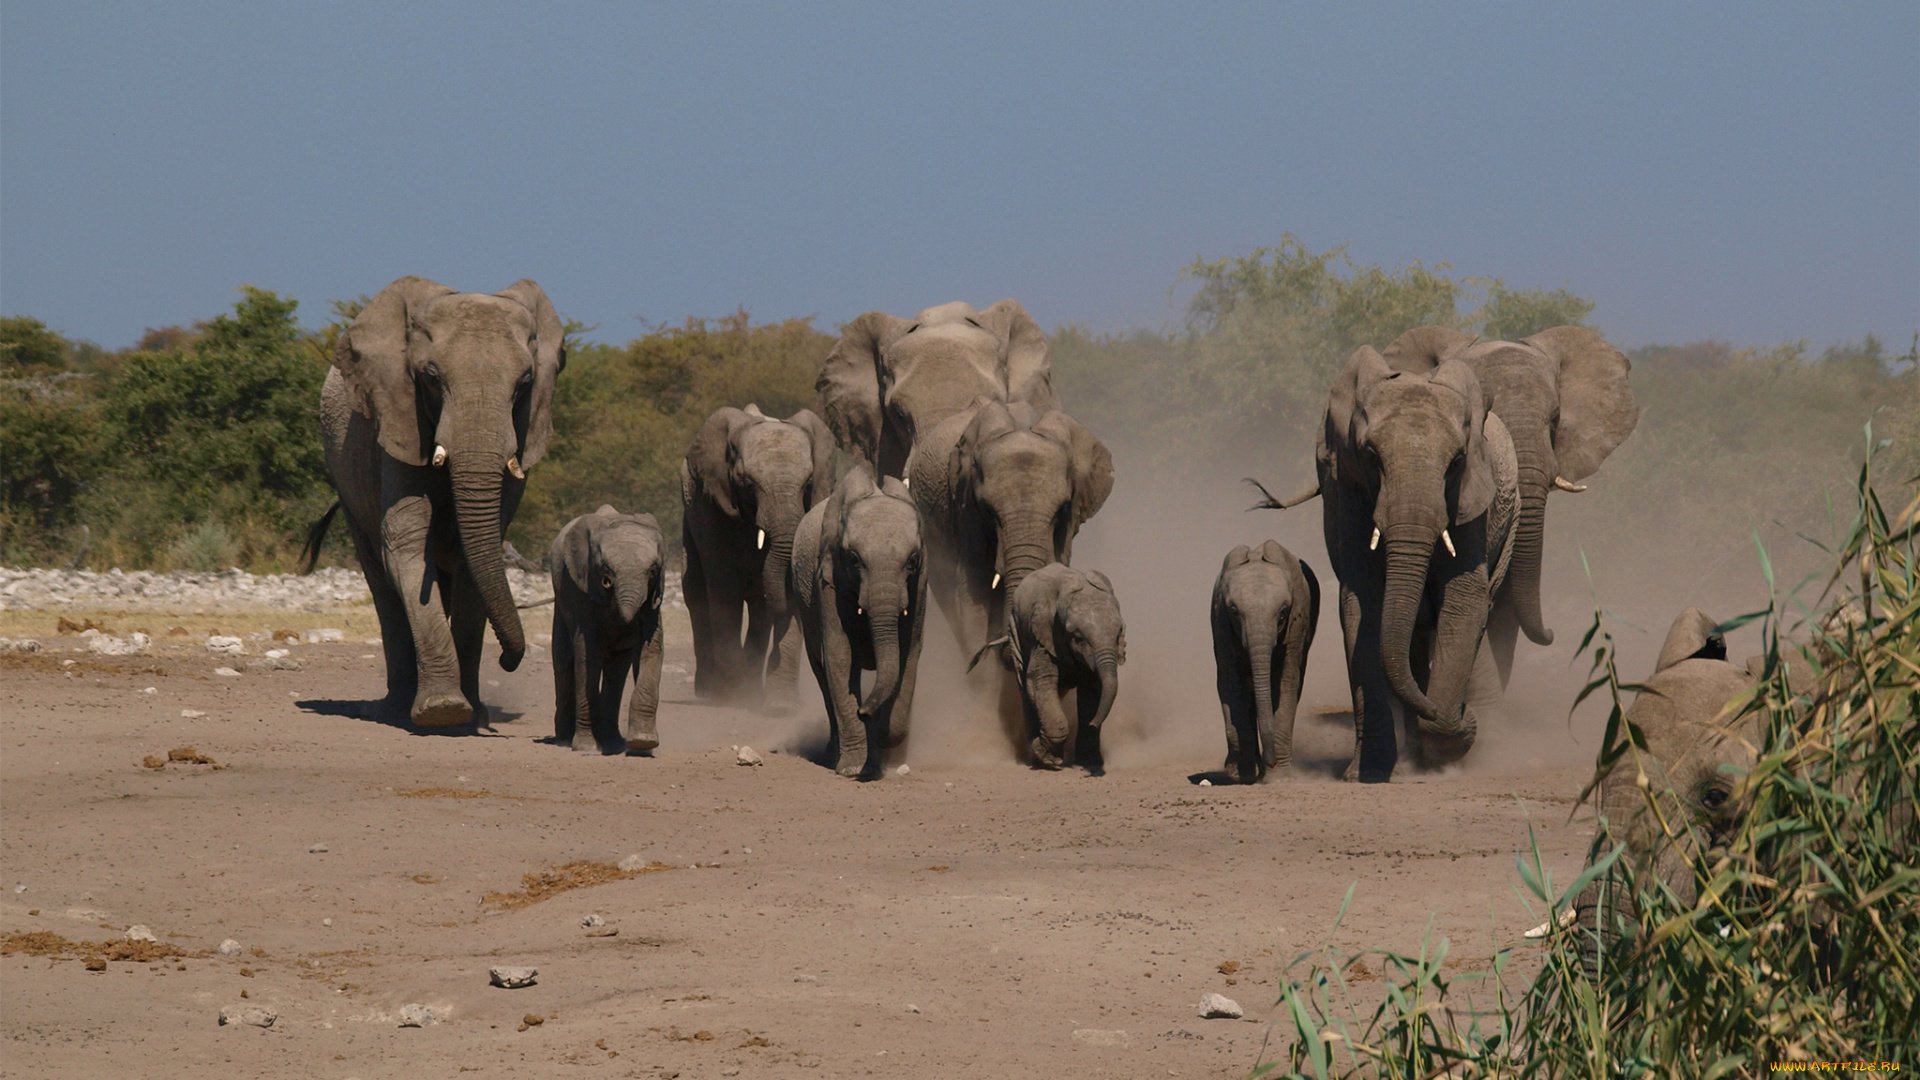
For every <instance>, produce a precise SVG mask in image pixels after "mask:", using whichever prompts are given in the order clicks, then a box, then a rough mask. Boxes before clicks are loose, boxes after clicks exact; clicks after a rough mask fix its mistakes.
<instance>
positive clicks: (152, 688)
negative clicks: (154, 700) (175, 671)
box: [140, 686, 160, 694]
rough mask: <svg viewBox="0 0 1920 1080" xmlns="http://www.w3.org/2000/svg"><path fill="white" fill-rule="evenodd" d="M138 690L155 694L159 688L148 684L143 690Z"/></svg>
mask: <svg viewBox="0 0 1920 1080" xmlns="http://www.w3.org/2000/svg"><path fill="white" fill-rule="evenodd" d="M140 692H141V693H143V694H157V693H159V692H160V688H159V687H157V686H149V687H147V688H146V689H145V690H142V691H140Z"/></svg>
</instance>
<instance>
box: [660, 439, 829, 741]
mask: <svg viewBox="0 0 1920 1080" xmlns="http://www.w3.org/2000/svg"><path fill="white" fill-rule="evenodd" d="M832 486H833V434H832V433H831V432H829V431H828V430H827V426H826V425H825V424H823V423H821V422H820V418H819V417H818V416H815V415H814V414H813V412H812V411H811V410H808V409H802V410H800V411H799V412H797V413H794V414H793V415H792V416H790V417H788V418H786V419H785V420H776V419H774V418H772V417H769V416H765V415H763V414H762V413H761V412H760V409H759V407H758V406H755V405H749V406H747V407H746V408H745V409H735V408H731V407H729V408H722V409H717V410H715V411H714V413H713V415H712V416H709V417H707V419H706V421H705V422H704V423H702V424H701V425H700V430H699V431H697V432H695V433H694V436H693V442H692V444H691V445H689V446H688V447H687V456H686V460H685V461H683V462H682V463H681V466H680V497H681V503H682V508H683V511H684V513H683V516H682V518H681V539H682V541H683V543H684V545H685V548H686V552H687V569H686V575H685V577H684V578H683V579H682V585H683V587H684V590H685V594H686V598H687V614H688V616H689V617H690V618H691V619H692V621H693V654H694V672H693V678H694V684H693V692H694V693H695V694H696V695H698V696H701V697H711V696H722V697H741V698H746V699H749V700H751V699H756V698H759V697H760V696H761V694H762V693H763V691H764V694H765V702H766V704H767V705H768V706H769V707H770V708H772V709H775V710H779V709H785V708H787V707H790V706H791V705H792V704H793V695H794V685H795V678H796V674H797V672H798V670H799V659H800V657H799V653H800V650H799V645H798V643H797V642H787V641H785V639H786V637H787V624H788V622H789V619H790V617H791V616H790V613H789V612H788V610H787V565H788V563H789V562H790V561H791V560H792V557H793V533H794V530H795V529H797V528H798V527H799V526H800V518H801V516H802V515H804V514H805V513H806V512H807V510H808V509H809V508H811V507H812V506H813V505H814V503H815V502H818V501H820V500H823V499H825V498H826V497H827V494H828V491H829V489H830V488H831V487H832ZM743 612H744V613H745V616H746V635H745V640H744V642H743V641H742V637H741V633H740V621H741V615H742V613H743ZM770 646H771V648H770ZM763 669H765V671H764V676H765V682H764V685H763V683H762V673H763Z"/></svg>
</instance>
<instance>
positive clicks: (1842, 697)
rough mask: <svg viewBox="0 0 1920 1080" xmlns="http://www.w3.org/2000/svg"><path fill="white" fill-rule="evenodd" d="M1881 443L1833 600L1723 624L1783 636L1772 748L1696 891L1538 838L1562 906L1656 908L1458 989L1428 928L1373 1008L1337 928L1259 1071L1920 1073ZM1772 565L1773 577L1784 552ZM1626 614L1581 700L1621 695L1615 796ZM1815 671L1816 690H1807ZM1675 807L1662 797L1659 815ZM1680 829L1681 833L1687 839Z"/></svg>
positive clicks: (1903, 728)
mask: <svg viewBox="0 0 1920 1080" xmlns="http://www.w3.org/2000/svg"><path fill="white" fill-rule="evenodd" d="M1867 431H1868V446H1867V447H1866V453H1865V462H1864V464H1862V466H1861V467H1860V469H1859V471H1858V474H1857V477H1856V483H1855V489H1854V503H1855V505H1854V507H1853V513H1852V520H1851V523H1850V524H1849V525H1848V526H1847V527H1846V528H1845V529H1844V531H1843V533H1842V539H1841V541H1840V542H1839V543H1838V544H1837V545H1835V546H1833V547H1831V548H1830V549H1829V555H1830V557H1831V564H1830V566H1831V569H1830V573H1829V575H1828V577H1827V580H1826V588H1825V589H1824V590H1822V592H1821V599H1820V601H1819V602H1818V603H1815V604H1813V605H1811V606H1810V607H1801V606H1798V605H1795V604H1791V603H1788V604H1782V603H1780V602H1778V601H1776V602H1774V603H1772V604H1770V605H1769V606H1768V608H1767V609H1766V610H1764V611H1759V612H1755V613H1753V614H1752V615H1748V616H1742V617H1741V618H1740V619H1736V620H1734V621H1732V622H1730V623H1728V624H1727V625H1726V626H1724V627H1722V628H1721V629H1722V630H1723V631H1725V630H1729V629H1732V628H1733V627H1734V626H1736V625H1740V624H1742V623H1745V622H1748V621H1753V620H1759V621H1761V622H1762V624H1763V626H1762V629H1763V639H1764V641H1765V653H1764V667H1763V668H1762V671H1761V675H1760V678H1759V680H1758V682H1757V684H1756V685H1755V687H1754V688H1753V690H1752V691H1751V692H1750V693H1749V694H1748V695H1747V696H1746V697H1745V698H1744V699H1742V700H1741V701H1740V702H1739V703H1738V707H1739V708H1740V709H1743V710H1749V711H1752V712H1758V713H1760V714H1761V715H1762V716H1763V717H1764V721H1765V736H1764V740H1763V745H1762V746H1761V747H1759V750H1760V753H1759V756H1758V760H1757V763H1756V764H1755V766H1754V768H1753V769H1752V770H1751V772H1749V773H1748V775H1747V776H1746V778H1745V779H1744V781H1743V783H1744V784H1745V791H1746V792H1747V793H1748V795H1749V796H1750V798H1751V800H1752V802H1751V811H1750V812H1749V813H1748V814H1747V815H1746V817H1745V818H1744V819H1743V820H1742V821H1741V822H1740V823H1739V826H1738V828H1737V829H1736V830H1735V831H1734V833H1733V834H1732V836H1731V837H1730V838H1729V839H1727V840H1726V841H1725V842H1724V844H1722V845H1721V846H1718V847H1713V848H1708V847H1706V846H1705V845H1696V846H1695V847H1694V848H1692V849H1691V850H1696V851H1698V852H1699V854H1698V855H1697V856H1695V857H1694V858H1693V860H1692V864H1691V870H1692V873H1693V874H1694V875H1695V879H1696V884H1697V885H1698V888H1697V890H1696V895H1697V899H1696V900H1694V901H1692V902H1691V903H1687V902H1682V901H1681V899H1680V898H1679V896H1678V895H1677V894H1676V893H1675V892H1674V890H1673V889H1671V888H1670V887H1669V886H1668V884H1667V883H1666V882H1665V881H1663V880H1658V879H1654V878H1651V877H1641V876H1638V875H1637V872H1636V870H1635V860H1632V859H1623V858H1620V857H1619V856H1620V850H1619V849H1617V848H1612V849H1609V848H1608V847H1607V846H1606V841H1605V840H1596V841H1595V845H1594V848H1593V849H1592V850H1591V851H1590V852H1589V858H1588V864H1587V867H1586V869H1585V870H1584V871H1583V872H1582V873H1581V875H1580V876H1579V877H1578V878H1577V879H1576V880H1574V881H1573V882H1571V883H1570V884H1568V885H1567V886H1566V887H1565V888H1556V887H1555V885H1554V882H1553V879H1552V875H1551V874H1550V873H1549V872H1548V871H1547V869H1546V867H1545V865H1544V862H1543V860H1542V858H1541V856H1540V853H1539V849H1538V847H1537V845H1536V846H1533V847H1532V848H1531V851H1530V853H1523V854H1522V856H1521V857H1520V859H1519V860H1518V870H1519V876H1520V879H1521V883H1522V885H1523V886H1524V888H1525V890H1526V892H1527V893H1528V894H1530V895H1531V896H1532V897H1533V898H1534V899H1536V900H1538V901H1539V902H1540V904H1541V905H1542V907H1544V908H1545V909H1547V910H1549V911H1562V910H1566V909H1567V908H1568V907H1569V906H1570V905H1571V904H1572V902H1573V899H1574V897H1575V896H1577V895H1578V894H1579V893H1580V892H1581V891H1582V890H1583V889H1584V888H1585V887H1586V886H1587V885H1589V884H1590V883H1592V882H1593V881H1594V880H1596V879H1597V878H1600V877H1603V876H1604V877H1606V878H1608V879H1609V881H1608V884H1609V885H1610V886H1611V890H1610V891H1611V892H1612V894H1613V895H1631V896H1633V897H1634V898H1635V899H1636V903H1635V904H1634V905H1632V906H1631V910H1628V911H1613V912H1610V913H1609V914H1608V915H1607V916H1605V917H1606V918H1608V919H1611V920H1613V923H1612V924H1611V925H1608V926H1606V927H1605V928H1606V929H1609V930H1613V931H1615V933H1606V934H1602V933H1598V932H1597V929H1582V928H1580V927H1578V926H1568V927H1565V928H1561V927H1559V926H1558V924H1557V920H1552V919H1550V920H1549V921H1550V923H1551V924H1553V925H1554V927H1555V928H1554V930H1553V931H1552V933H1551V934H1550V935H1549V937H1548V938H1547V940H1546V941H1544V942H1543V943H1542V944H1540V945H1537V946H1516V947H1512V948H1508V949H1505V950H1502V951H1501V952H1500V953H1499V954H1497V955H1496V956H1495V957H1494V959H1493V963H1492V965H1491V970H1490V971H1488V972H1486V973H1480V974H1473V973H1470V974H1466V975H1460V976H1456V977H1453V978H1448V977H1447V976H1446V975H1445V974H1444V972H1443V971H1442V967H1441V964H1442V962H1443V960H1444V959H1445V957H1446V953H1447V947H1448V945H1447V941H1446V940H1445V939H1441V940H1439V941H1437V942H1435V941H1433V940H1432V937H1431V934H1429V935H1428V939H1427V941H1426V942H1425V943H1424V944H1423V946H1422V948H1421V951H1420V952H1419V953H1418V954H1416V955H1411V956H1407V955H1400V954H1394V953H1380V954H1378V955H1379V958H1380V960H1379V962H1380V966H1381V968H1382V970H1381V976H1382V978H1383V980H1384V982H1385V989H1386V993H1385V995H1384V998H1383V999H1382V1000H1381V1001H1380V1003H1379V1004H1378V1005H1377V1006H1376V1007H1374V1008H1373V1009H1372V1010H1371V1011H1370V1012H1368V1011H1365V1010H1362V1009H1360V1008H1357V1007H1356V1005H1355V1003H1354V1000H1353V996H1352V994H1351V993H1350V992H1349V987H1348V985H1347V976H1346V972H1347V971H1348V970H1349V967H1350V965H1352V964H1353V963H1354V962H1355V961H1356V960H1357V959H1358V958H1359V956H1363V955H1369V954H1366V953H1361V954H1354V953H1349V952H1346V951H1343V950H1342V949H1340V948H1338V947H1336V946H1335V945H1333V944H1332V943H1331V937H1330V938H1329V942H1328V943H1327V944H1325V945H1323V946H1322V947H1320V948H1318V949H1315V950H1312V951H1310V952H1308V953H1304V954H1302V955H1301V956H1300V957H1299V958H1297V959H1296V960H1295V961H1294V963H1293V965H1292V967H1290V969H1289V971H1290V972H1293V971H1297V972H1299V974H1298V975H1297V976H1295V977H1290V978H1289V980H1288V981H1287V982H1286V984H1285V986H1284V989H1283V991H1282V994H1281V999H1280V1004H1281V1006H1282V1009H1283V1019H1281V1020H1279V1021H1277V1024H1276V1026H1277V1027H1279V1028H1281V1029H1282V1038H1283V1040H1284V1042H1285V1047H1284V1053H1282V1054H1281V1055H1280V1056H1279V1057H1278V1058H1277V1059H1276V1060H1273V1061H1268V1062H1263V1063H1262V1064H1260V1065H1258V1066H1256V1067H1255V1068H1254V1070H1253V1072H1252V1073H1251V1074H1250V1075H1252V1076H1265V1077H1280V1076H1285V1077H1315V1078H1320V1080H1325V1078H1327V1077H1357V1076H1370V1077H1371V1076H1378V1077H1395V1078H1406V1080H1414V1078H1429V1077H1437V1076H1442V1075H1445V1076H1453V1077H1555V1078H1561V1077H1565V1078H1575V1077H1578V1078H1595V1080H1598V1078H1601V1077H1609V1078H1611V1077H1676V1078H1677V1077H1688V1078H1693V1077H1705V1078H1709V1080H1712V1078H1717V1077H1723V1076H1756V1075H1760V1074H1763V1073H1765V1072H1768V1071H1769V1069H1770V1067H1771V1065H1772V1064H1773V1063H1790V1062H1861V1061H1865V1062H1888V1063H1896V1064H1898V1065H1899V1066H1902V1067H1904V1068H1914V1067H1915V1066H1916V1064H1920V869H1916V868H1915V866H1914V863H1915V860H1916V857H1920V824H1916V818H1915V802H1916V797H1920V781H1917V780H1916V776H1917V775H1920V563H1917V562H1916V559H1915V554H1916V539H1917V538H1920V498H1915V499H1913V500H1912V501H1911V502H1909V503H1907V504H1906V505H1905V507H1904V508H1903V509H1902V510H1900V511H1899V512H1898V513H1897V514H1894V515H1891V516H1890V515H1889V514H1888V513H1887V511H1886V509H1885V507H1884V506H1883V505H1882V503H1881V501H1880V497H1879V495H1878V493H1877V491H1876V485H1875V483H1874V476H1873V468H1874V463H1875V461H1876V454H1877V453H1879V452H1883V451H1884V450H1885V449H1886V443H1885V442H1881V443H1874V442H1873V439H1872V434H1871V432H1872V426H1871V425H1869V426H1868V428H1867ZM1760 561H1761V566H1762V569H1763V570H1764V571H1765V572H1766V574H1767V577H1768V581H1769V584H1770V585H1771V583H1772V581H1773V571H1772V567H1771V564H1770V563H1769V562H1768V560H1767V557H1766V553H1765V550H1764V549H1761V550H1760ZM1787 623H1790V624H1791V628H1790V629H1788V630H1787V631H1786V632H1785V633H1783V624H1787ZM1606 624H1607V617H1606V616H1605V615H1604V613H1603V612H1600V611H1596V612H1595V615H1594V622H1593V625H1592V626H1591V627H1590V628H1589V630H1588V632H1587V637H1586V640H1585V641H1584V642H1583V644H1582V651H1583V652H1587V651H1589V650H1590V655H1591V656H1592V664H1593V668H1592V671H1593V678H1592V680H1591V681H1590V683H1589V684H1588V686H1587V688H1586V690H1585V691H1584V692H1583V693H1582V695H1581V696H1582V697H1585V696H1586V695H1587V694H1597V693H1605V694H1606V695H1608V696H1609V697H1610V698H1611V700H1612V710H1611V713H1610V715H1609V718H1608V721H1607V729H1606V738H1605V742H1604V746H1603V749H1602V751H1601V753H1600V756H1599V758H1598V760H1597V761H1596V765H1595V772H1594V782H1595V785H1597V784H1598V781H1599V780H1600V778H1601V777H1602V776H1604V775H1605V774H1606V773H1607V771H1608V770H1610V769H1611V768H1612V767H1613V765H1614V764H1615V763H1616V762H1618V761H1619V760H1620V759H1621V758H1622V757H1623V756H1624V755H1627V754H1630V753H1632V752H1634V750H1635V749H1636V748H1639V749H1644V748H1645V746H1646V738H1645V735H1644V733H1643V732H1641V731H1639V730H1638V728H1637V725H1635V724H1633V723H1632V722H1631V721H1629V720H1628V719H1627V715H1626V710H1625V708H1624V707H1623V706H1622V703H1621V695H1622V693H1623V691H1627V692H1630V691H1633V690H1635V689H1636V688H1637V687H1636V685H1635V684H1631V683H1626V682H1623V681H1622V679H1621V677H1620V673H1619V671H1618V669H1617V667H1616V665H1615V658H1616V656H1617V654H1616V652H1615V649H1614V644H1613V639H1612V636H1611V634H1610V633H1609V632H1608V631H1607V629H1606ZM1801 665H1804V668H1803V670H1805V669H1810V670H1811V671H1812V673H1813V678H1812V680H1811V684H1810V686H1811V688H1810V689H1809V688H1808V684H1806V683H1802V684H1801V689H1799V690H1796V689H1795V687H1794V685H1792V684H1790V683H1789V680H1788V672H1789V669H1790V667H1800V666H1801ZM1796 681H1798V680H1796ZM1589 790H1592V787H1590V788H1589ZM1658 794H1659V793H1658V792H1656V791H1649V792H1647V795H1646V798H1647V799H1648V804H1649V807H1650V808H1651V809H1653V810H1654V811H1655V813H1659V811H1660V805H1659V804H1658V803H1656V801H1655V797H1656V796H1657V795H1658ZM1661 821H1662V824H1663V826H1664V827H1665V828H1666V829H1667V830H1668V834H1669V839H1674V838H1677V837H1678V836H1679V835H1680V833H1681V832H1682V831H1683V830H1685V829H1687V828H1688V827H1689V826H1688V824H1687V823H1686V822H1684V821H1678V820H1672V819H1670V818H1665V817H1663V818H1662V819H1661ZM1683 850H1687V849H1684V848H1683ZM1351 898H1352V890H1349V892H1348V899H1349V900H1351ZM1345 910H1346V908H1345V905H1344V904H1343V905H1342V908H1341V914H1342V915H1343V916H1344V914H1345ZM1337 927H1338V920H1337V919H1336V922H1335V928H1336V930H1337ZM1536 953H1537V955H1530V954H1536ZM1526 969H1532V970H1533V972H1534V973H1533V974H1532V976H1531V978H1530V979H1528V978H1525V977H1524V976H1523V974H1522V972H1523V971H1524V970H1526ZM1476 992H1478V993H1479V1000H1477V1001H1476V1000H1475V997H1474V995H1475V993H1476Z"/></svg>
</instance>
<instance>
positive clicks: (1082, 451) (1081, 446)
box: [1033, 409, 1113, 529]
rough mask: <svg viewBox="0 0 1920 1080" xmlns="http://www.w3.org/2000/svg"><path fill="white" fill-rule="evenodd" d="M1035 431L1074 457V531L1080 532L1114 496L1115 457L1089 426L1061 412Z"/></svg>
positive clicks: (1044, 418) (1052, 414)
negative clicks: (1061, 445) (1081, 527)
mask: <svg viewBox="0 0 1920 1080" xmlns="http://www.w3.org/2000/svg"><path fill="white" fill-rule="evenodd" d="M1033 430H1034V431H1035V432H1037V433H1039V434H1041V435H1045V436H1046V437H1048V438H1050V439H1053V440H1055V441H1057V442H1061V443H1064V444H1066V446H1067V447H1068V449H1069V450H1071V451H1072V453H1073V527H1074V528H1075V529H1078V528H1079V527H1080V526H1082V525H1084V524H1086V523H1087V520H1088V519H1089V518H1091V517H1093V515H1095V514H1097V513H1099V512H1100V508H1101V507H1102V506H1105V505H1106V504H1107V496H1109V495H1111V494H1113V454H1112V453H1111V452H1110V451H1108V449H1107V447H1106V444H1105V443H1102V442H1101V441H1100V440H1099V439H1097V438H1095V437H1094V434H1093V432H1091V431H1088V430H1087V426H1086V425H1085V424H1082V423H1081V422H1080V421H1078V420H1075V419H1074V418H1073V417H1071V416H1068V415H1067V414H1066V413H1064V412H1062V411H1060V410H1059V409H1055V410H1053V411H1052V412H1049V413H1047V414H1046V415H1045V416H1042V417H1041V418H1040V419H1039V420H1038V421H1036V422H1035V423H1034V425H1033Z"/></svg>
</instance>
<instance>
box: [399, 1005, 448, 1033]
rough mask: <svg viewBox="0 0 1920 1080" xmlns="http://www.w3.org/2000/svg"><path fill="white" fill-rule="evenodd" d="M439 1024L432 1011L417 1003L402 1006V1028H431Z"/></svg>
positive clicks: (438, 1019)
mask: <svg viewBox="0 0 1920 1080" xmlns="http://www.w3.org/2000/svg"><path fill="white" fill-rule="evenodd" d="M439 1022H440V1018H439V1017H438V1016H435V1015H434V1012H433V1010H432V1009H430V1008H428V1007H427V1006H425V1005H422V1004H420V1003H419V1002H417V1001H415V1002H412V1003H410V1004H406V1005H402V1006H400V1026H401V1027H430V1026H432V1025H434V1024H437V1023H439Z"/></svg>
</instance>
